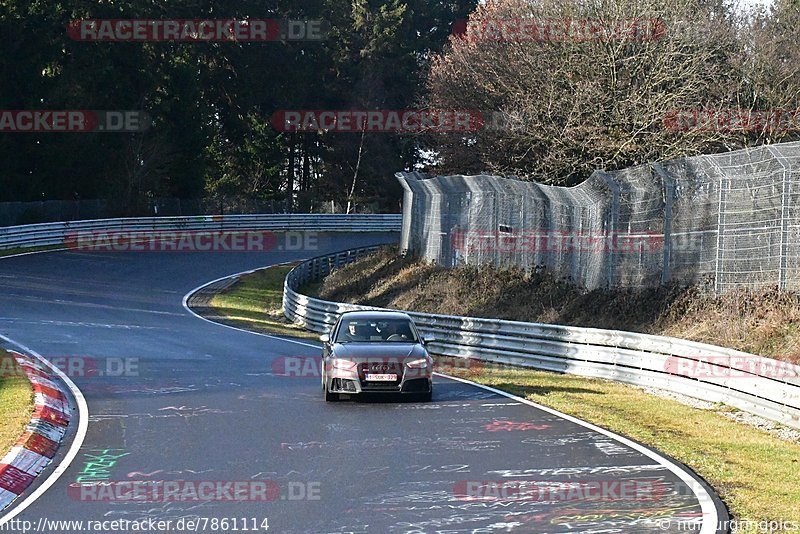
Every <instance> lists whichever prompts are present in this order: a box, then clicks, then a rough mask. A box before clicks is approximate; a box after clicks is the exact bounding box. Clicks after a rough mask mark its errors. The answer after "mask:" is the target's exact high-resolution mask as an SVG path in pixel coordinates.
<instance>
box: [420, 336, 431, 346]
mask: <svg viewBox="0 0 800 534" xmlns="http://www.w3.org/2000/svg"><path fill="white" fill-rule="evenodd" d="M431 341H433V338H432V337H430V336H422V344H423V345H427V344H428V343H430V342H431Z"/></svg>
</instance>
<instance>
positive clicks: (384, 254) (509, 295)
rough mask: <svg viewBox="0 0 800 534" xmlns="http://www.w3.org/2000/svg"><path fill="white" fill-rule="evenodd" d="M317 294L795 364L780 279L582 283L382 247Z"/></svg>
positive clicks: (791, 308) (793, 298)
mask: <svg viewBox="0 0 800 534" xmlns="http://www.w3.org/2000/svg"><path fill="white" fill-rule="evenodd" d="M319 295H320V296H321V297H322V298H325V299H329V300H337V301H343V302H353V303H358V304H367V305H371V306H383V307H387V308H398V309H408V310H415V311H422V312H428V313H444V314H453V315H467V316H477V317H498V318H501V319H508V320H517V321H532V322H542V323H558V324H564V325H573V326H586V327H594V328H607V329H617V330H628V331H632V332H644V333H649V334H662V335H668V336H674V337H680V338H684V339H690V340H693V341H702V342H705V343H712V344H714V345H720V346H724V347H731V348H735V349H738V350H743V351H746V352H752V353H755V354H761V355H764V356H768V357H772V358H777V359H780V360H786V361H792V362H795V363H800V328H798V326H799V325H800V295H798V294H796V293H790V292H786V291H779V290H778V289H777V288H770V289H766V290H760V291H749V290H740V291H736V292H732V293H730V294H727V295H723V296H716V295H713V294H708V293H704V292H703V291H701V290H700V289H699V288H683V287H679V286H675V285H671V286H663V287H659V288H649V289H618V290H604V289H598V290H593V291H585V290H581V289H579V288H577V287H575V286H573V285H571V284H570V283H568V282H566V281H564V280H557V279H555V278H554V277H552V276H551V275H549V274H547V273H533V274H532V275H530V276H526V275H525V274H524V273H523V272H521V271H519V270H516V269H495V268H492V267H480V268H478V267H462V268H457V269H445V268H442V267H436V266H433V265H430V264H427V263H423V262H417V261H414V260H412V259H408V258H401V257H399V256H398V254H397V250H396V249H394V248H386V249H383V250H381V251H380V252H379V253H377V254H375V255H373V256H370V257H368V258H365V259H363V260H361V261H359V262H357V263H354V264H352V265H348V266H346V267H343V268H341V269H338V270H337V271H335V272H334V273H333V274H332V275H331V276H329V277H328V278H327V279H326V280H325V282H324V284H323V285H322V286H321V288H320V291H319Z"/></svg>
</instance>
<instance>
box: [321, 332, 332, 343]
mask: <svg viewBox="0 0 800 534" xmlns="http://www.w3.org/2000/svg"><path fill="white" fill-rule="evenodd" d="M319 340H320V341H322V342H323V343H328V342H329V341H330V340H331V336H329V335H328V334H322V335H321V336H319Z"/></svg>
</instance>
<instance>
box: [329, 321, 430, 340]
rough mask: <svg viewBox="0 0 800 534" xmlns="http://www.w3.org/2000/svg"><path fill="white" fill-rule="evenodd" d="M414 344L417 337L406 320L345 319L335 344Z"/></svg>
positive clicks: (409, 322)
mask: <svg viewBox="0 0 800 534" xmlns="http://www.w3.org/2000/svg"><path fill="white" fill-rule="evenodd" d="M349 342H358V343H374V342H388V343H416V342H417V336H416V334H415V333H414V328H413V327H412V326H411V321H409V320H408V319H381V320H376V319H349V320H347V319H345V320H343V321H342V326H341V327H340V328H339V332H338V334H337V335H336V343H349Z"/></svg>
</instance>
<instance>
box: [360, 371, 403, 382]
mask: <svg viewBox="0 0 800 534" xmlns="http://www.w3.org/2000/svg"><path fill="white" fill-rule="evenodd" d="M364 378H365V379H366V380H367V381H369V382H394V381H396V380H397V375H391V374H377V373H366V374H365V375H364Z"/></svg>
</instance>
